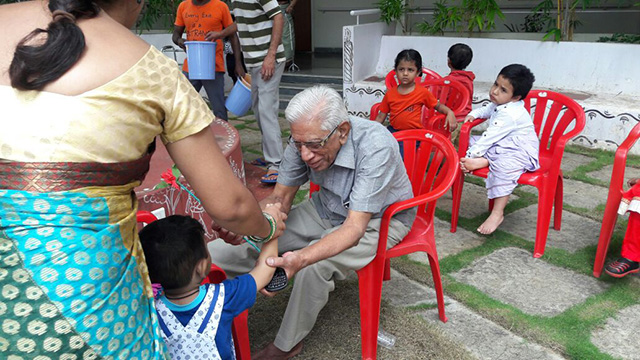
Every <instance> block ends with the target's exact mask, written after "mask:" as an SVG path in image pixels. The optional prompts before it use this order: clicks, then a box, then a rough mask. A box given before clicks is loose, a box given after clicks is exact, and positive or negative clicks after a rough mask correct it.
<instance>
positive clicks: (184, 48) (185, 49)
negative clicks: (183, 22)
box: [176, 38, 187, 51]
mask: <svg viewBox="0 0 640 360" xmlns="http://www.w3.org/2000/svg"><path fill="white" fill-rule="evenodd" d="M176 45H178V46H179V47H180V48H181V49H182V50H184V51H187V47H186V46H185V45H184V39H183V38H180V39H178V43H177V44H176Z"/></svg>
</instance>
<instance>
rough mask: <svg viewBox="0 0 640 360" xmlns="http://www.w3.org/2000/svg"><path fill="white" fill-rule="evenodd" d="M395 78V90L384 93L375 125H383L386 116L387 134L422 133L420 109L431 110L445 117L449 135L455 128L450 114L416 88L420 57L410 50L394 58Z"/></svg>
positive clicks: (429, 95)
mask: <svg viewBox="0 0 640 360" xmlns="http://www.w3.org/2000/svg"><path fill="white" fill-rule="evenodd" d="M394 68H395V70H396V76H397V77H398V87H397V88H395V89H388V90H387V93H386V94H385V96H384V98H383V99H382V103H381V104H380V112H379V113H378V117H376V121H377V122H379V123H383V122H384V119H386V117H387V114H389V123H390V125H389V127H388V129H389V131H391V132H396V131H399V130H408V129H422V121H421V119H420V117H421V115H422V106H426V107H428V108H433V109H435V110H436V111H438V112H440V113H442V114H446V116H447V125H446V126H447V127H448V130H449V131H453V130H455V128H456V127H458V123H457V121H456V117H455V115H454V114H453V111H451V109H449V108H448V107H447V106H446V105H444V104H440V103H439V102H438V100H437V99H436V98H435V97H434V96H433V94H431V92H429V90H427V89H426V88H423V87H422V86H416V82H415V79H416V76H418V75H419V74H421V73H422V57H421V56H420V53H419V52H417V51H416V50H413V49H407V50H402V51H401V52H400V53H399V54H398V56H396V60H395V66H394Z"/></svg>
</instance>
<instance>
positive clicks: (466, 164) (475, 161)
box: [460, 157, 489, 172]
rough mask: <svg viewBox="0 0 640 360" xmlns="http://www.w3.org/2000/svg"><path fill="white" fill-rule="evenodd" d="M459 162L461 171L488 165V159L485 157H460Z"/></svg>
mask: <svg viewBox="0 0 640 360" xmlns="http://www.w3.org/2000/svg"><path fill="white" fill-rule="evenodd" d="M460 164H461V166H462V167H463V171H465V170H466V172H470V171H473V170H478V169H482V168H484V167H487V166H489V161H488V160H487V159H485V158H482V157H479V158H462V159H460Z"/></svg>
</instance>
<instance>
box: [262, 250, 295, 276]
mask: <svg viewBox="0 0 640 360" xmlns="http://www.w3.org/2000/svg"><path fill="white" fill-rule="evenodd" d="M267 265H269V266H271V267H274V268H276V267H280V268H283V269H284V271H285V272H286V273H287V277H288V278H289V279H291V278H293V277H294V276H295V275H296V274H297V273H298V271H300V269H302V268H303V267H304V263H303V259H302V257H301V256H300V254H299V253H298V252H297V251H288V252H286V253H284V254H282V256H281V257H270V258H267Z"/></svg>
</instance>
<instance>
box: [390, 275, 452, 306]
mask: <svg viewBox="0 0 640 360" xmlns="http://www.w3.org/2000/svg"><path fill="white" fill-rule="evenodd" d="M424 276H425V278H426V277H429V278H431V272H430V271H425V272H424ZM382 298H383V299H384V300H385V301H388V302H390V303H391V304H392V305H393V306H402V307H408V306H416V305H419V304H437V303H438V301H437V300H436V291H435V290H433V289H432V288H430V287H428V286H424V285H422V284H420V283H418V282H416V281H413V280H411V279H409V278H408V277H406V276H405V275H403V274H401V273H399V272H397V271H395V270H393V269H391V280H388V281H385V282H384V284H383V285H382ZM449 301H451V299H448V298H445V304H447V303H448V302H449ZM445 311H446V309H445Z"/></svg>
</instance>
